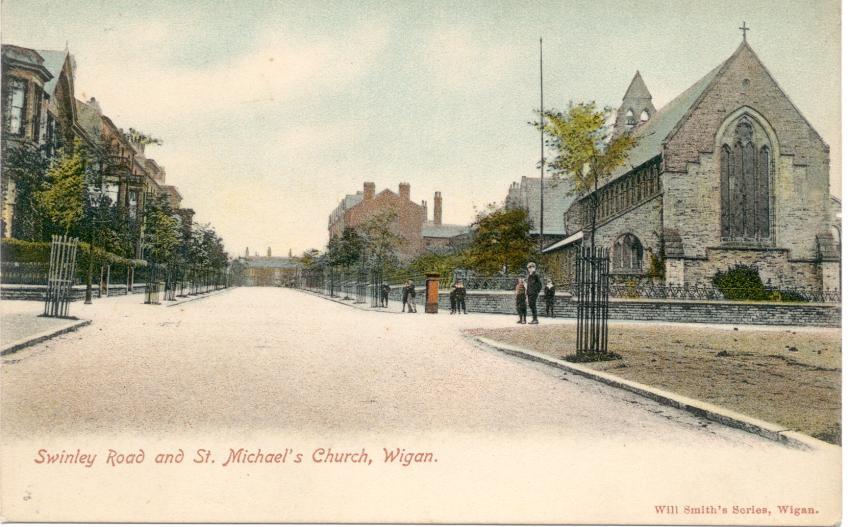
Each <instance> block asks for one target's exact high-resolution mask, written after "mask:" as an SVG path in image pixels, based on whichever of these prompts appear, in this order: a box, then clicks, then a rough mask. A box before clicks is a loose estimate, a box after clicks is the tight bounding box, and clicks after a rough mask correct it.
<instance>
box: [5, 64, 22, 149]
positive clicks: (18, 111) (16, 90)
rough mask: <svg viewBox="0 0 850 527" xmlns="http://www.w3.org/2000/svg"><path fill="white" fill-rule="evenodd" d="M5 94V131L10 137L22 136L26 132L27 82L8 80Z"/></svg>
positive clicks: (13, 78)
mask: <svg viewBox="0 0 850 527" xmlns="http://www.w3.org/2000/svg"><path fill="white" fill-rule="evenodd" d="M8 86H9V87H8V91H7V92H6V131H7V132H9V133H10V134H12V135H24V131H25V130H26V109H27V81H25V80H23V79H18V78H15V77H10V78H9V85H8Z"/></svg>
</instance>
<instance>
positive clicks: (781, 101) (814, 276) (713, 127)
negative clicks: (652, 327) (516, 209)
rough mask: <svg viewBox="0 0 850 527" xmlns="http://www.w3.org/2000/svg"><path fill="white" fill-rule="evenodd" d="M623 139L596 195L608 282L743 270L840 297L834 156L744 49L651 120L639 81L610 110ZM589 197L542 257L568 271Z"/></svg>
mask: <svg viewBox="0 0 850 527" xmlns="http://www.w3.org/2000/svg"><path fill="white" fill-rule="evenodd" d="M625 132H629V133H633V134H634V136H635V138H636V139H637V146H636V147H635V148H634V149H633V150H632V151H631V153H630V155H629V158H628V160H627V162H626V163H625V165H624V166H623V167H621V168H620V169H618V170H617V171H616V172H615V173H614V174H613V175H612V177H611V178H610V179H608V180H607V181H604V182H602V184H601V185H600V188H599V190H598V192H599V197H600V198H601V205H600V208H599V211H598V219H597V231H596V241H597V245H598V246H605V247H609V248H610V249H611V255H612V260H611V264H612V272H613V273H615V274H619V275H623V276H629V277H634V278H641V277H646V276H647V275H650V274H653V275H655V276H656V277H659V278H660V276H662V275H663V277H664V280H665V281H666V283H667V284H671V285H681V284H690V285H708V284H710V282H711V278H712V276H713V275H714V274H715V273H716V272H717V271H718V270H725V269H727V268H728V267H730V266H732V265H735V264H737V263H742V264H747V265H753V266H755V267H756V268H757V269H758V270H759V273H760V275H761V277H762V279H763V280H765V281H767V280H770V282H771V284H773V285H775V286H780V287H789V288H790V287H796V288H799V287H811V288H816V289H820V288H827V289H834V288H838V287H839V252H838V250H837V243H838V242H839V240H837V239H836V237H837V236H838V235H839V233H840V231H839V230H837V229H836V227H835V226H836V225H838V224H837V223H836V219H835V214H836V213H835V211H836V204H839V202H838V201H837V198H832V197H831V196H830V192H829V147H828V146H827V145H826V144H825V143H824V141H823V139H821V137H820V135H819V134H818V133H817V131H816V130H815V129H814V128H812V126H811V125H810V124H809V122H808V121H807V120H806V118H805V117H804V116H803V115H802V114H801V113H800V111H799V110H798V109H797V108H796V107H795V106H794V104H793V103H792V102H791V101H790V100H789V99H788V97H787V96H786V95H785V93H784V92H783V91H782V89H781V88H780V87H779V85H778V84H777V82H776V81H775V80H774V78H773V76H772V75H771V74H770V72H769V71H768V70H767V69H766V68H765V66H764V65H763V64H762V62H761V61H760V60H759V58H758V57H757V56H756V53H755V52H754V51H753V49H752V48H751V47H750V46H749V44H748V43H747V42H746V40H744V41H743V42H742V43H741V45H740V46H739V47H738V48H737V50H736V51H735V52H734V53H733V54H732V55H731V56H730V57H729V58H728V59H727V60H725V61H724V62H723V63H721V64H720V65H719V66H717V67H716V68H714V69H713V70H711V71H710V72H709V73H708V74H707V75H705V76H704V77H703V78H702V79H700V80H699V81H697V82H696V83H695V84H694V85H693V86H691V87H690V88H688V89H687V90H686V91H685V92H683V93H682V94H681V95H679V96H678V97H676V98H675V99H673V100H672V101H671V102H670V103H669V104H667V105H666V106H664V107H663V108H661V109H659V110H658V111H657V112H656V111H655V108H654V106H653V105H652V97H651V95H650V93H649V90H648V89H647V88H646V85H645V84H644V82H643V80H642V79H641V78H640V74H639V73H638V74H637V75H636V76H635V78H634V80H633V81H632V84H631V86H630V87H629V89H628V90H627V92H626V96H625V97H624V98H623V105H622V106H621V107H620V109H619V111H618V112H617V119H616V123H615V133H625ZM588 197H589V196H588V195H585V196H579V197H578V199H576V201H575V202H574V203H573V204H572V205H571V206H570V208H569V209H568V210H567V212H566V213H565V214H564V225H565V238H564V239H563V240H561V241H560V242H558V243H556V244H554V245H552V246H550V247H549V248H547V249H546V251H545V252H546V253H548V254H549V255H552V256H551V257H550V258H551V260H550V262H551V263H550V265H551V266H554V267H560V268H561V269H562V270H563V271H564V272H565V273H569V270H570V269H571V265H572V264H571V262H572V258H573V257H574V256H573V255H574V251H575V249H576V247H578V246H580V245H581V243H582V240H583V238H586V237H587V234H588V232H587V229H588V228H589V225H590V221H589V217H590V216H589V212H590V208H589V206H588V201H589V200H588ZM839 210H840V207H839Z"/></svg>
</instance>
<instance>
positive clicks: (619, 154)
mask: <svg viewBox="0 0 850 527" xmlns="http://www.w3.org/2000/svg"><path fill="white" fill-rule="evenodd" d="M611 113H612V110H611V108H609V107H605V108H603V109H601V110H598V109H597V108H596V103H593V102H590V103H577V104H573V103H570V105H569V108H568V109H567V111H566V112H561V111H556V110H546V111H544V112H543V123H542V127H543V133H544V134H545V135H546V136H547V138H548V139H547V140H546V144H547V146H548V147H549V148H550V149H553V150H554V151H555V153H556V155H555V156H554V157H553V158H552V159H550V160H549V162H548V163H547V166H548V169H549V172H550V173H551V174H552V176H553V177H554V178H556V179H557V178H569V179H570V180H571V181H572V182H573V184H574V185H573V186H574V189H575V193H576V194H578V195H587V196H588V198H587V200H588V201H587V203H588V206H589V207H590V247H591V250H594V249H595V247H596V216H597V211H598V208H599V195H598V194H599V193H598V192H597V190H599V184H600V182H604V181H605V180H606V179H607V178H608V177H610V176H611V174H612V173H613V172H614V170H616V169H617V168H618V167H620V166H622V165H623V164H624V163H625V162H626V159H627V158H628V155H629V152H630V151H631V149H632V148H634V146H635V139H634V137H632V135H631V134H629V133H624V134H622V135H617V136H612V135H611V132H610V126H608V124H607V123H608V122H609V121H610V116H611ZM535 125H536V126H537V127H538V129H539V128H540V126H541V123H535Z"/></svg>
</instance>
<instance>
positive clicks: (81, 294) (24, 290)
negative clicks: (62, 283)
mask: <svg viewBox="0 0 850 527" xmlns="http://www.w3.org/2000/svg"><path fill="white" fill-rule="evenodd" d="M46 292H47V286H46V285H19V284H2V285H0V300H38V301H40V302H42V301H44V295H45V294H46ZM144 292H145V284H133V293H134V294H135V293H144ZM126 294H127V286H126V285H114V284H113V285H110V286H109V296H120V295H126ZM85 297H86V286H84V285H75V286H74V287H72V288H71V301H72V302H74V301H77V300H83V299H84V298H85ZM92 298H94V299H97V298H100V297H99V296H98V287H97V285H94V286H92Z"/></svg>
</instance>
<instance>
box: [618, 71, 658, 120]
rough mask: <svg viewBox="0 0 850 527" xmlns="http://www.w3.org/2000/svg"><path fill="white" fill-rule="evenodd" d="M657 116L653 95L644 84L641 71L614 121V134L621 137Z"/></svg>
mask: <svg viewBox="0 0 850 527" xmlns="http://www.w3.org/2000/svg"><path fill="white" fill-rule="evenodd" d="M653 115H655V105H653V104H652V94H650V93H649V89H648V88H647V87H646V84H645V83H644V82H643V77H641V76H640V71H638V72H636V73H635V76H634V77H633V78H632V82H631V84H629V89H628V90H626V94H625V95H623V104H622V105H620V108H619V109H618V110H617V119H616V121H614V134H615V135H619V134H621V133H623V132H627V131H629V130H631V129H632V128H634V127H636V126H638V125H640V124H641V123H643V122H645V121H648V120H649V119H650V118H651V117H652V116H653Z"/></svg>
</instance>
